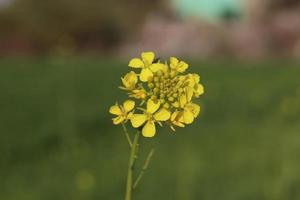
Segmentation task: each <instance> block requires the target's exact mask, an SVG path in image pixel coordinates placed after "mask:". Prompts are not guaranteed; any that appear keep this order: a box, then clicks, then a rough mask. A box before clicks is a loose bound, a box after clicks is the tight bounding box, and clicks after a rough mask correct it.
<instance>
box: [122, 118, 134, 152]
mask: <svg viewBox="0 0 300 200" xmlns="http://www.w3.org/2000/svg"><path fill="white" fill-rule="evenodd" d="M122 127H123V130H124V133H125V137H126V139H127V141H128V144H129V146H130V147H132V142H131V139H130V136H129V133H128V131H127V128H126V125H125V124H124V123H122Z"/></svg>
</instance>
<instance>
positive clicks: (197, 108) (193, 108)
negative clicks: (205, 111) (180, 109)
mask: <svg viewBox="0 0 300 200" xmlns="http://www.w3.org/2000/svg"><path fill="white" fill-rule="evenodd" d="M185 108H186V109H187V110H189V111H191V112H192V113H193V115H194V117H195V118H196V117H197V116H198V115H199V113H200V106H199V105H197V104H195V103H189V104H187V105H186V106H185Z"/></svg>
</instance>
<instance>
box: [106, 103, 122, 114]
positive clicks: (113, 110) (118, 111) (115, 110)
mask: <svg viewBox="0 0 300 200" xmlns="http://www.w3.org/2000/svg"><path fill="white" fill-rule="evenodd" d="M109 112H110V113H111V114H113V115H121V114H122V110H121V109H120V107H119V106H118V105H114V106H111V107H110V108H109Z"/></svg>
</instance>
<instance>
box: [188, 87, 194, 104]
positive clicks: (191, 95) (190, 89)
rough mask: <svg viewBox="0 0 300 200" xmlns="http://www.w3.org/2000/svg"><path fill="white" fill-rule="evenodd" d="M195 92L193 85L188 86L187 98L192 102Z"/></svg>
mask: <svg viewBox="0 0 300 200" xmlns="http://www.w3.org/2000/svg"><path fill="white" fill-rule="evenodd" d="M193 94H194V89H193V88H191V87H187V88H186V98H187V102H190V101H191V100H192V97H193Z"/></svg>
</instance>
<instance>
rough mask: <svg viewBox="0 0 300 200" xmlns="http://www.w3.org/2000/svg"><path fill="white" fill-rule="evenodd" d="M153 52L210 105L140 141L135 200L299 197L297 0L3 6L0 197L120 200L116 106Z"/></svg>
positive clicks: (18, 2) (122, 146) (124, 150)
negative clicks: (198, 88)
mask: <svg viewBox="0 0 300 200" xmlns="http://www.w3.org/2000/svg"><path fill="white" fill-rule="evenodd" d="M149 50H152V51H155V52H156V53H157V54H158V55H159V56H160V57H161V58H165V59H166V58H167V57H169V56H178V57H179V58H182V59H184V60H186V61H187V62H188V63H189V64H190V66H191V67H190V70H192V71H195V72H197V73H200V75H201V81H202V83H203V84H204V85H205V89H206V93H205V95H204V96H203V97H202V98H201V100H200V103H201V106H202V113H201V115H200V117H199V118H198V119H197V121H196V123H194V124H192V125H190V126H188V127H187V128H185V129H179V130H178V131H177V132H176V133H175V134H174V133H172V132H171V131H170V130H169V129H168V128H162V129H159V131H158V134H157V136H156V137H155V138H153V139H142V141H141V143H142V144H141V157H143V156H144V155H145V154H146V153H147V152H148V151H149V149H150V148H151V147H155V149H156V152H155V155H154V158H153V161H152V163H151V164H150V168H149V170H148V171H147V172H146V174H145V176H144V179H143V180H142V182H141V185H140V186H139V188H138V189H137V190H136V196H135V199H143V200H150V199H151V200H152V199H164V200H169V199H170V200H198V199H202V200H216V199H222V200H252V199H255V200H282V199H285V200H295V199H300V159H299V158H300V78H299V75H300V61H299V57H300V2H299V0H263V1H262V0H214V1H211V0H166V1H159V0H152V1H146V0H85V1H82V0H52V1H40V0H0V111H1V112H0V199H3V200H15V199H22V200H40V199H43V200H48V199H49V200H53V199H58V200H60V199H72V200H81V199H82V200H83V199H84V200H87V199H105V200H107V199H123V196H124V192H125V179H126V171H127V159H128V156H129V149H128V146H127V143H126V140H125V138H124V135H123V133H122V129H121V127H119V126H113V125H112V123H111V116H110V114H109V113H108V108H109V106H110V105H111V104H113V103H114V102H115V101H116V100H119V101H123V100H124V99H125V95H124V94H123V93H122V92H121V91H120V90H118V86H119V85H120V84H121V81H120V77H121V76H122V75H123V74H124V73H125V72H126V71H128V68H127V64H128V61H129V59H130V58H131V57H136V56H139V54H140V52H141V51H149ZM129 130H130V131H131V133H132V134H133V131H134V130H132V129H129ZM141 164H142V163H138V166H140V165H141Z"/></svg>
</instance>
